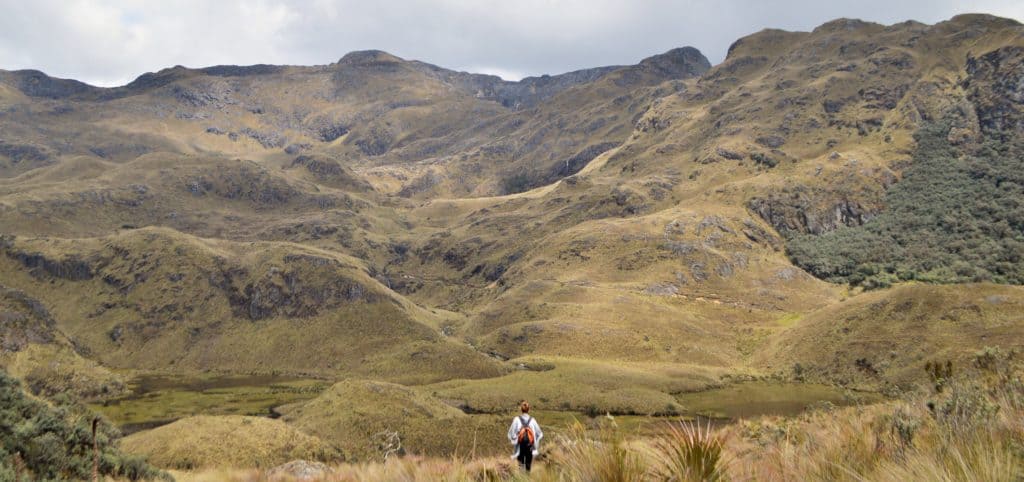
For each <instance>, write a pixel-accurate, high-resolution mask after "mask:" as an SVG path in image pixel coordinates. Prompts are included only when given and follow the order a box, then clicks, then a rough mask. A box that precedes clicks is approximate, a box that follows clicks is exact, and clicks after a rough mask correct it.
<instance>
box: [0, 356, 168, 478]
mask: <svg viewBox="0 0 1024 482" xmlns="http://www.w3.org/2000/svg"><path fill="white" fill-rule="evenodd" d="M96 417H98V416H97V415H95V414H93V413H91V412H90V411H88V410H87V409H86V408H85V407H83V406H81V405H79V404H76V403H74V402H73V401H71V400H70V399H68V398H67V397H58V399H57V400H55V403H54V405H51V404H49V403H46V402H44V401H41V400H38V399H35V398H32V397H31V396H29V395H27V394H26V393H25V392H24V390H22V388H21V384H20V383H19V382H18V381H17V380H15V379H14V378H11V377H10V376H8V375H7V374H6V373H5V372H3V371H0V461H4V463H8V461H11V460H14V457H15V454H19V456H20V457H21V459H22V460H23V463H24V468H25V469H26V470H27V471H29V472H30V473H31V474H32V475H33V476H34V478H33V479H32V480H35V479H42V480H87V479H91V478H92V466H93V440H92V426H91V425H92V423H93V420H94V419H95V418H96ZM98 420H99V421H98V423H97V431H96V442H97V445H98V448H99V452H100V463H99V471H100V474H102V475H109V476H112V477H124V478H128V479H131V480H140V479H154V478H169V476H167V475H166V474H165V473H163V472H160V471H158V470H156V469H154V468H153V467H151V466H149V465H148V464H146V463H145V462H144V461H142V460H140V459H137V458H133V457H126V456H124V455H123V454H121V453H120V451H118V449H117V446H116V444H115V442H116V440H117V438H119V437H120V432H119V431H118V430H117V428H115V427H114V426H112V425H111V424H110V423H108V422H107V421H106V420H104V419H103V418H102V417H100V418H99V419H98ZM12 470H13V468H12V467H11V466H10V465H8V466H7V467H6V468H0V474H4V473H5V472H10V471H12ZM3 480H7V479H3Z"/></svg>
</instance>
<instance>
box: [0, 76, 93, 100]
mask: <svg viewBox="0 0 1024 482" xmlns="http://www.w3.org/2000/svg"><path fill="white" fill-rule="evenodd" d="M0 82H3V83H6V84H8V85H10V86H12V87H14V88H16V89H18V90H20V91H21V92H22V93H23V94H25V95H27V96H29V97H45V98H51V99H64V98H67V97H71V96H74V95H79V94H85V93H89V92H92V91H95V90H99V88H98V87H93V86H91V85H89V84H86V83H84V82H79V81H77V80H70V79H58V78H56V77H50V76H49V75H46V74H44V73H43V72H40V71H38V70H16V71H13V72H7V71H0Z"/></svg>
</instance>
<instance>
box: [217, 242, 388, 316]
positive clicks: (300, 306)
mask: <svg viewBox="0 0 1024 482" xmlns="http://www.w3.org/2000/svg"><path fill="white" fill-rule="evenodd" d="M283 261H284V263H285V264H284V266H282V267H270V268H269V269H268V270H267V271H266V272H265V273H264V274H263V275H262V276H258V277H255V278H253V277H252V275H251V273H250V272H249V271H248V270H247V269H245V268H239V267H232V266H229V265H227V264H226V263H225V262H224V261H223V260H219V261H218V265H219V266H218V269H217V270H215V271H213V272H211V273H210V274H209V276H208V280H209V283H210V285H211V286H213V287H215V288H219V289H220V290H221V291H222V292H224V293H225V295H226V296H227V299H228V302H229V304H230V305H231V308H232V310H233V311H234V314H235V316H237V317H240V318H248V319H250V320H253V321H257V320H263V319H267V318H277V317H289V318H308V317H312V316H317V315H319V314H321V313H324V312H326V311H329V310H331V309H334V308H338V307H340V306H342V305H346V304H351V303H357V302H358V303H374V302H377V301H380V300H381V299H382V298H381V296H380V295H379V294H377V293H376V292H374V291H373V290H371V289H369V288H367V287H366V286H364V285H363V284H361V283H360V282H358V281H356V280H354V279H352V278H351V277H349V276H347V275H346V274H345V273H344V272H343V271H341V270H340V269H339V268H340V264H339V263H338V261H336V260H333V259H329V258H323V257H319V256H313V255H288V256H285V257H284V260H283Z"/></svg>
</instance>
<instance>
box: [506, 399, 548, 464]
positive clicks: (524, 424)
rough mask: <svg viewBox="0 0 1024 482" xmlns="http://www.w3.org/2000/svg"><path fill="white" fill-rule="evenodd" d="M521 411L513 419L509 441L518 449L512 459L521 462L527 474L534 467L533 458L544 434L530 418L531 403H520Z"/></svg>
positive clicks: (538, 425)
mask: <svg viewBox="0 0 1024 482" xmlns="http://www.w3.org/2000/svg"><path fill="white" fill-rule="evenodd" d="M519 410H520V411H521V412H522V413H520V414H519V416H518V417H516V418H514V419H512V426H510V427H509V428H508V440H509V442H512V445H515V447H516V453H515V454H513V455H512V458H514V459H516V461H517V462H519V468H520V469H524V470H526V471H527V472H529V471H530V468H531V467H532V466H533V457H534V456H535V455H537V453H538V451H537V447H538V446H539V445H540V439H541V438H543V437H544V432H542V431H541V429H540V424H539V423H537V420H535V419H534V418H533V417H531V416H530V402H527V401H526V400H523V401H522V402H520V403H519Z"/></svg>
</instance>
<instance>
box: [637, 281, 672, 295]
mask: <svg viewBox="0 0 1024 482" xmlns="http://www.w3.org/2000/svg"><path fill="white" fill-rule="evenodd" d="M644 293H646V294H649V295H656V296H673V295H677V294H679V288H677V287H676V286H675V285H673V284H671V283H654V284H652V285H650V286H648V287H647V288H646V289H644Z"/></svg>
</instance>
